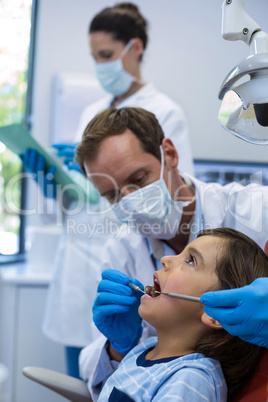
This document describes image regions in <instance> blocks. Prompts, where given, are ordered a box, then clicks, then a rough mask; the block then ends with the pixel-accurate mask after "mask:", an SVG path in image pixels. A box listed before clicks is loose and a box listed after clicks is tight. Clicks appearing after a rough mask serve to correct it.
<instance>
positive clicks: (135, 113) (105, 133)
mask: <svg viewBox="0 0 268 402" xmlns="http://www.w3.org/2000/svg"><path fill="white" fill-rule="evenodd" d="M127 129H129V130H130V131H131V132H132V133H133V134H134V135H135V136H136V137H137V139H138V140H139V142H140V145H141V148H142V150H143V151H145V152H147V153H149V154H152V155H153V156H155V157H156V158H157V159H158V160H159V161H161V153H160V145H161V144H162V141H163V139H164V133H163V130H162V128H161V126H160V124H159V123H158V120H157V118H156V117H155V115H154V114H153V113H151V112H148V111H147V110H144V109H142V108H137V107H129V108H121V109H115V108H109V109H106V110H105V111H103V112H101V113H99V114H97V115H96V116H95V117H94V118H93V119H92V120H91V121H90V122H89V123H88V125H87V127H86V129H85V131H84V133H83V136H82V140H81V142H80V143H79V144H78V145H77V147H76V162H77V163H78V164H79V166H80V168H81V170H82V172H83V173H84V174H85V168H84V163H85V162H92V161H94V159H96V158H97V156H98V151H99V148H100V145H101V143H102V141H103V140H105V139H106V138H108V137H111V136H114V135H121V134H123V133H124V132H125V131H126V130H127Z"/></svg>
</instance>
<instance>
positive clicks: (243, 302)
mask: <svg viewBox="0 0 268 402" xmlns="http://www.w3.org/2000/svg"><path fill="white" fill-rule="evenodd" d="M201 303H203V304H204V305H205V312H206V313H207V314H208V315H209V316H211V317H213V318H214V319H216V320H217V321H218V322H219V323H220V324H221V325H222V326H223V328H224V329H225V330H226V331H227V332H229V333H230V334H232V335H236V336H238V337H239V338H241V339H243V340H244V341H247V342H250V343H254V344H256V345H259V346H264V347H266V348H267V347H268V278H258V279H255V281H254V282H252V283H251V284H250V285H247V286H244V287H242V288H238V289H230V290H220V291H218V292H208V293H204V294H203V295H202V296H201Z"/></svg>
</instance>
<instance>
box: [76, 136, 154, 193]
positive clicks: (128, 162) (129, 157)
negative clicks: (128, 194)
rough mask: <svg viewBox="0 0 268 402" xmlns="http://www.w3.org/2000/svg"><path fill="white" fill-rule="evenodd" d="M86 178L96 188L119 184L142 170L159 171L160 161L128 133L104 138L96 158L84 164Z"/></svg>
mask: <svg viewBox="0 0 268 402" xmlns="http://www.w3.org/2000/svg"><path fill="white" fill-rule="evenodd" d="M84 166H85V171H86V174H87V177H88V178H89V179H90V180H92V182H93V184H94V185H97V187H99V186H102V185H103V184H104V183H105V184H107V181H108V182H110V183H111V182H112V181H116V182H117V183H121V182H122V181H125V180H127V178H128V177H129V176H130V175H131V174H134V172H135V171H137V170H139V169H143V168H145V169H146V168H157V170H158V169H160V161H159V160H158V159H157V158H156V157H155V156H153V155H152V154H149V153H147V152H145V151H144V150H143V148H142V146H141V144H140V142H139V140H138V139H137V137H136V136H135V135H134V134H133V133H132V132H131V131H130V130H126V131H125V133H123V134H119V135H114V136H111V137H108V138H106V139H105V140H103V142H102V143H101V145H100V148H99V150H98V154H97V156H96V158H95V159H94V160H93V161H91V162H87V161H85V163H84Z"/></svg>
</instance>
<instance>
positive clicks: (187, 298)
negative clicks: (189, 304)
mask: <svg viewBox="0 0 268 402" xmlns="http://www.w3.org/2000/svg"><path fill="white" fill-rule="evenodd" d="M155 293H158V294H160V295H166V296H170V297H175V298H176V299H183V300H188V301H193V302H197V303H201V302H200V297H195V296H186V295H180V294H178V293H164V292H158V290H155Z"/></svg>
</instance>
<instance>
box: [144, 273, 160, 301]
mask: <svg viewBox="0 0 268 402" xmlns="http://www.w3.org/2000/svg"><path fill="white" fill-rule="evenodd" d="M144 290H145V292H146V293H147V295H149V296H151V297H157V296H160V294H159V293H158V292H161V288H160V285H159V282H158V279H157V278H156V277H155V276H154V286H150V285H148V286H145V289H144Z"/></svg>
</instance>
